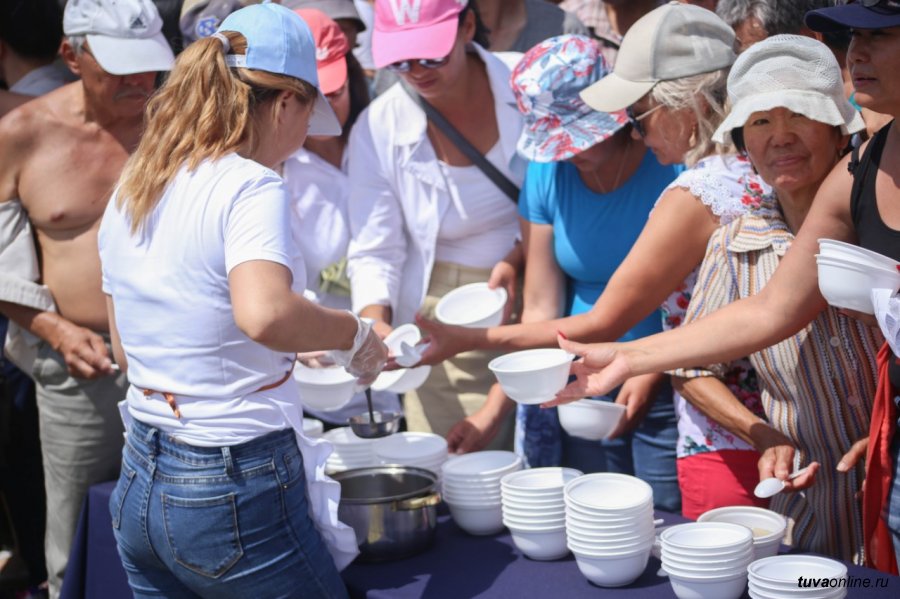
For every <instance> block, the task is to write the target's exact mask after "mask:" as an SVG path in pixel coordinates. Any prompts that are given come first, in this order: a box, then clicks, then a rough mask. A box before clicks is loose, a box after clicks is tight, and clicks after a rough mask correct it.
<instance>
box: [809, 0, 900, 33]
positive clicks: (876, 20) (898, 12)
mask: <svg viewBox="0 0 900 599" xmlns="http://www.w3.org/2000/svg"><path fill="white" fill-rule="evenodd" d="M866 4H868V2H867V3H866ZM805 21H806V26H807V27H809V28H810V29H812V30H813V31H821V32H828V31H842V30H845V29H887V28H889V27H900V0H881V1H880V2H878V3H877V4H874V5H873V6H863V4H862V3H861V2H854V3H853V4H844V5H841V6H830V7H828V8H819V9H816V10H811V11H809V12H808V13H806V18H805Z"/></svg>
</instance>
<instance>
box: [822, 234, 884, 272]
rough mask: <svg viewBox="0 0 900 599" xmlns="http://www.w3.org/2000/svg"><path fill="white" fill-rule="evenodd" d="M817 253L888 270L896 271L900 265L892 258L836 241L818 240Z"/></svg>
mask: <svg viewBox="0 0 900 599" xmlns="http://www.w3.org/2000/svg"><path fill="white" fill-rule="evenodd" d="M819 253H821V254H822V255H823V256H828V257H829V258H832V257H833V258H843V259H845V260H850V261H855V262H859V263H861V264H871V265H873V266H881V267H883V268H886V269H888V270H896V269H897V266H898V265H900V262H897V261H896V260H894V259H893V258H889V257H888V256H885V255H883V254H879V253H878V252H873V251H872V250H867V249H866V248H864V247H860V246H858V245H853V244H852V243H846V242H844V241H838V240H836V239H819Z"/></svg>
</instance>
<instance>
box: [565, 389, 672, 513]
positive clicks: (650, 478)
mask: <svg viewBox="0 0 900 599" xmlns="http://www.w3.org/2000/svg"><path fill="white" fill-rule="evenodd" d="M595 399H596V400H598V401H613V400H614V398H613V397H602V398H595ZM677 442H678V419H677V418H676V416H675V404H674V402H673V401H672V388H671V387H670V386H669V385H668V384H666V385H664V386H663V388H662V389H661V390H660V392H659V395H657V397H656V401H654V403H653V406H652V407H651V408H650V410H649V412H647V415H646V417H645V418H644V420H643V421H642V422H641V424H640V426H638V427H637V428H636V429H635V430H634V431H632V432H631V433H628V434H627V435H622V436H621V437H618V438H616V439H613V440H611V441H589V440H587V439H581V438H579V437H573V436H571V435H569V434H568V433H567V432H566V431H564V430H563V431H562V465H563V466H568V467H570V468H577V469H578V470H581V471H582V472H585V473H588V472H620V473H622V474H631V475H634V476H637V477H638V478H640V479H641V480H643V481H644V482H646V483H648V484H649V485H650V486H651V487H652V488H653V503H654V506H655V507H656V508H658V509H662V510H666V511H669V512H675V513H678V512H680V511H681V491H680V490H679V487H678V470H677V468H676V465H675V447H676V444H677Z"/></svg>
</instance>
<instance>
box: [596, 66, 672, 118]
mask: <svg viewBox="0 0 900 599" xmlns="http://www.w3.org/2000/svg"><path fill="white" fill-rule="evenodd" d="M656 83H657V82H656V81H629V80H627V79H623V78H621V77H619V76H618V75H616V74H615V73H610V74H609V75H607V76H606V77H604V78H603V79H601V80H600V81H598V82H597V83H595V84H593V85H591V86H590V87H588V88H586V89H584V90H582V91H581V94H579V95H580V96H581V99H582V100H584V102H585V104H587V105H588V106H590V107H591V108H593V109H594V110H599V111H600V112H617V111H619V110H624V109H625V108H628V107H629V106H631V105H632V104H634V103H635V102H637V101H638V100H640V99H641V98H643V97H644V96H645V95H647V93H648V92H649V91H650V90H651V89H653V86H654V85H656Z"/></svg>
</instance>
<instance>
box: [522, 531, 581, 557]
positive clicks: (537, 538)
mask: <svg viewBox="0 0 900 599" xmlns="http://www.w3.org/2000/svg"><path fill="white" fill-rule="evenodd" d="M509 533H510V536H512V540H513V544H515V546H516V547H518V549H519V551H521V552H522V553H524V554H525V555H526V557H530V558H531V559H534V560H541V561H543V560H553V559H559V558H561V557H565V556H566V555H568V554H569V548H568V547H566V531H565V529H560V530H556V531H549V532H535V531H530V530H524V529H521V528H513V527H511V526H510V527H509Z"/></svg>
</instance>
